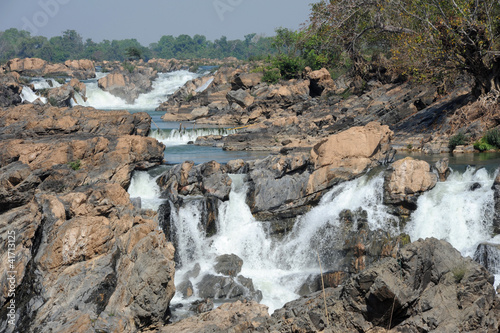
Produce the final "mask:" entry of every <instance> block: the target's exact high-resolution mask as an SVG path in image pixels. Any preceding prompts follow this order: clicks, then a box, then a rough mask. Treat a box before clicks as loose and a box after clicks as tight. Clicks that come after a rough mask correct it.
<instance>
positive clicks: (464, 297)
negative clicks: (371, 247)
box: [267, 238, 500, 332]
mask: <svg viewBox="0 0 500 333" xmlns="http://www.w3.org/2000/svg"><path fill="white" fill-rule="evenodd" d="M492 281H493V279H492V276H491V275H490V274H489V273H488V272H487V271H486V269H485V268H484V267H482V266H480V265H479V264H477V263H476V262H474V261H472V260H471V259H469V258H463V257H461V255H460V253H459V252H458V251H457V250H455V249H454V248H453V247H452V246H451V245H450V244H448V243H446V242H444V241H439V240H436V239H432V238H431V239H427V240H418V241H416V242H414V243H412V244H409V245H407V246H406V247H405V248H404V249H402V250H401V251H400V253H399V255H398V256H397V258H387V259H385V260H382V261H380V262H378V263H376V264H375V265H373V266H372V267H370V268H368V269H366V270H364V271H363V272H361V273H360V274H357V275H355V276H353V277H351V278H350V279H349V280H348V281H346V282H345V284H344V285H343V286H341V287H338V288H327V289H326V290H325V293H326V304H327V312H326V313H327V315H328V317H329V320H328V321H327V319H326V318H325V308H324V299H323V293H322V292H317V293H314V294H311V295H309V296H307V297H303V298H301V299H298V300H295V301H292V302H289V303H287V304H285V306H284V307H283V308H282V309H279V310H277V311H275V312H274V314H273V315H272V320H271V321H270V322H269V326H268V327H267V329H268V331H270V332H272V331H288V330H292V328H296V327H300V331H301V332H318V331H322V330H323V329H325V328H326V329H328V330H330V331H332V332H360V331H361V332H368V331H377V330H380V331H381V330H384V331H386V330H387V329H390V330H391V331H398V332H399V331H408V332H417V331H450V332H451V331H453V332H460V331H475V330H477V331H491V332H493V331H496V330H498V327H499V324H500V323H499V320H498V318H500V317H499V308H498V304H499V298H498V296H497V295H496V294H495V290H494V288H493V286H492ZM328 322H329V325H330V326H329V327H326V326H327V323H328Z"/></svg>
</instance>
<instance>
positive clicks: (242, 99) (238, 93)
mask: <svg viewBox="0 0 500 333" xmlns="http://www.w3.org/2000/svg"><path fill="white" fill-rule="evenodd" d="M226 97H227V101H228V102H229V104H233V103H236V104H238V105H239V106H241V107H242V108H246V107H247V106H249V105H251V104H252V103H253V101H254V97H253V96H252V95H250V94H249V93H248V91H245V90H243V89H239V90H231V91H229V92H228V93H227V96H226Z"/></svg>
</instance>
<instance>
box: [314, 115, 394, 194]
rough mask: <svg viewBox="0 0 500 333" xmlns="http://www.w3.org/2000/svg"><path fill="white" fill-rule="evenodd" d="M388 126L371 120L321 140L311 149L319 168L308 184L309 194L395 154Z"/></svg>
mask: <svg viewBox="0 0 500 333" xmlns="http://www.w3.org/2000/svg"><path fill="white" fill-rule="evenodd" d="M392 135H393V132H392V131H391V130H390V129H389V127H388V126H383V125H380V124H378V123H369V124H367V125H366V126H364V127H352V128H350V129H348V130H346V131H344V132H341V133H339V134H335V135H333V136H331V137H329V138H328V139H327V140H325V141H323V142H321V143H319V144H317V145H316V146H315V147H314V148H313V150H312V151H311V162H312V163H313V165H314V169H315V171H314V172H313V173H312V174H311V177H310V178H309V181H308V184H307V194H312V193H315V192H318V191H322V190H324V189H326V188H330V187H331V186H333V185H335V184H337V183H338V182H339V181H342V180H349V179H352V178H354V177H356V176H358V175H360V174H362V173H364V172H366V170H368V168H372V167H373V166H375V165H377V164H381V163H387V162H388V161H390V159H391V158H392V157H391V156H392V155H390V154H391V148H390V140H391V137H392Z"/></svg>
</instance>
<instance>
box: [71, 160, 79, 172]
mask: <svg viewBox="0 0 500 333" xmlns="http://www.w3.org/2000/svg"><path fill="white" fill-rule="evenodd" d="M68 165H69V167H70V168H71V169H73V170H75V171H76V170H79V169H80V166H81V161H80V160H75V161H72V162H69V163H68Z"/></svg>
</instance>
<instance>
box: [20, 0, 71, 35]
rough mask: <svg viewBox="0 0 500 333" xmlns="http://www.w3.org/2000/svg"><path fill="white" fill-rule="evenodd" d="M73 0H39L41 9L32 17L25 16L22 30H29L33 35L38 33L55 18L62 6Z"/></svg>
mask: <svg viewBox="0 0 500 333" xmlns="http://www.w3.org/2000/svg"><path fill="white" fill-rule="evenodd" d="M70 1H71V0H39V1H38V5H39V6H40V8H41V9H40V10H39V11H37V12H35V13H34V14H33V16H32V17H31V19H29V18H28V17H26V16H23V18H22V21H23V23H24V25H23V28H22V30H27V31H29V32H30V33H31V34H32V35H36V34H37V33H38V30H39V29H41V28H43V27H45V26H46V25H47V24H48V23H49V21H50V19H51V18H54V17H55V16H56V15H57V14H58V13H59V10H60V9H61V6H63V5H66V4H68V3H69V2H70Z"/></svg>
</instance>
